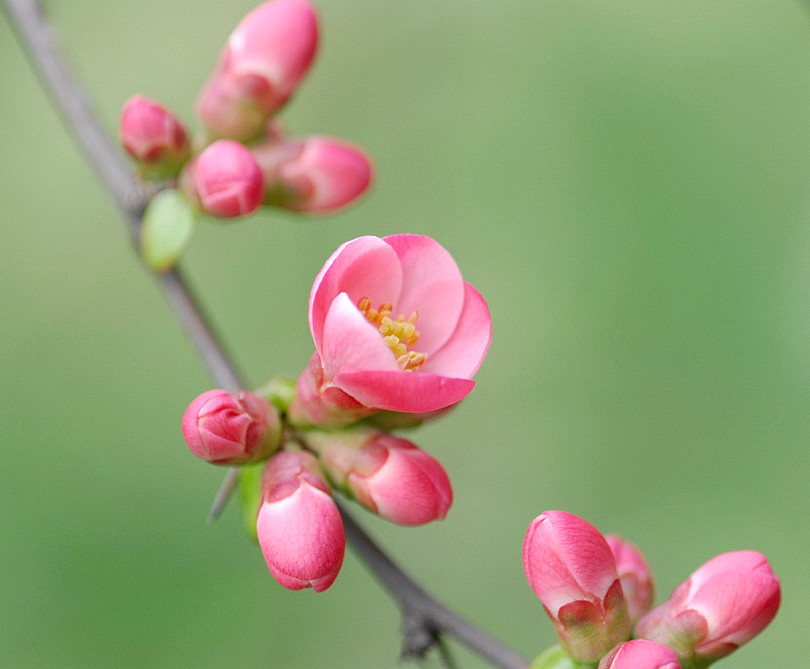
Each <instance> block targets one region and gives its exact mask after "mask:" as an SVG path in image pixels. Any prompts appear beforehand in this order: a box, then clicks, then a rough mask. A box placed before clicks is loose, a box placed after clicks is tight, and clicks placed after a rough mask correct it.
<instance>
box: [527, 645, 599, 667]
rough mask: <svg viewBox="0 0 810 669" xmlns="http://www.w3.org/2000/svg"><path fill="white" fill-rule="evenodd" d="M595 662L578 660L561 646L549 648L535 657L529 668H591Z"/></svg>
mask: <svg viewBox="0 0 810 669" xmlns="http://www.w3.org/2000/svg"><path fill="white" fill-rule="evenodd" d="M592 667H596V665H595V664H587V663H581V662H576V661H574V660H572V659H571V658H570V657H569V656H568V655H566V654H565V653H564V652H563V650H562V648H560V647H559V646H552V647H551V648H547V649H546V650H544V651H543V652H542V653H540V655H538V656H537V657H536V658H534V661H533V662H532V663H531V665H530V666H529V669H590V668H592Z"/></svg>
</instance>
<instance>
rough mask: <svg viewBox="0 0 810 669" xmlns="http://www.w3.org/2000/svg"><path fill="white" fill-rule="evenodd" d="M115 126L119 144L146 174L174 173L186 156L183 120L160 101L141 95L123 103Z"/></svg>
mask: <svg viewBox="0 0 810 669" xmlns="http://www.w3.org/2000/svg"><path fill="white" fill-rule="evenodd" d="M118 130H119V134H120V137H121V144H123V146H124V148H125V149H126V151H127V153H128V154H129V155H130V156H132V157H133V158H135V160H137V161H138V162H139V164H140V168H141V170H142V172H143V173H144V175H146V176H150V177H155V178H165V177H171V176H174V175H175V174H177V172H178V171H179V169H180V167H181V166H182V165H183V163H184V162H185V161H186V160H187V159H188V156H189V143H188V136H187V135H186V130H185V128H184V127H183V124H182V123H181V122H180V121H179V120H178V119H177V118H176V117H175V116H174V114H172V113H171V112H170V111H168V110H167V109H166V108H165V107H164V106H163V105H161V104H160V103H159V102H155V101H154V100H150V99H149V98H146V97H144V96H143V95H136V96H134V97H131V98H130V99H129V100H127V101H126V102H125V103H124V106H123V107H122V109H121V118H120V120H119V125H118Z"/></svg>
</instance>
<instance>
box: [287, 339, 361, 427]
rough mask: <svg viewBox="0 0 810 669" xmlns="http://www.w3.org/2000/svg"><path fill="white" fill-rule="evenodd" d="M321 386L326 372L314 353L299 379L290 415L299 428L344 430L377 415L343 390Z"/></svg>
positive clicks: (290, 418)
mask: <svg viewBox="0 0 810 669" xmlns="http://www.w3.org/2000/svg"><path fill="white" fill-rule="evenodd" d="M322 384H323V369H322V367H321V362H320V358H319V357H318V354H317V353H314V354H313V355H312V356H311V357H310V359H309V363H308V364H307V367H306V369H304V371H303V372H301V374H300V375H299V376H298V380H297V381H296V384H295V399H294V400H293V402H292V404H291V405H290V408H289V412H288V417H289V420H290V422H291V423H292V424H293V425H295V426H296V427H310V426H313V425H317V426H318V427H342V426H345V425H350V424H352V423H356V422H357V421H358V420H360V419H361V418H364V417H366V416H369V415H371V414H373V413H374V409H370V408H368V407H364V406H363V405H362V404H360V403H359V402H358V401H357V400H355V399H354V398H352V397H350V396H349V395H347V394H346V393H345V392H343V391H342V390H340V388H335V387H334V386H333V387H330V388H327V389H325V390H323V391H321V385H322Z"/></svg>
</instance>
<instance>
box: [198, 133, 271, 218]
mask: <svg viewBox="0 0 810 669" xmlns="http://www.w3.org/2000/svg"><path fill="white" fill-rule="evenodd" d="M183 183H184V190H185V191H186V193H187V194H188V195H189V197H190V198H191V199H193V200H196V201H198V202H199V203H200V206H201V207H202V208H203V209H204V210H205V211H206V212H208V213H209V214H213V215H214V216H220V217H222V218H235V217H237V216H246V215H247V214H251V213H253V212H254V211H256V209H257V208H258V207H259V205H260V204H261V202H262V197H263V189H264V178H263V177H262V172H261V170H260V169H259V166H258V165H257V164H256V161H255V160H254V159H253V155H252V154H251V153H250V151H248V150H247V149H246V148H245V147H244V146H242V145H241V144H239V143H238V142H233V141H231V140H228V139H221V140H219V141H217V142H214V143H213V144H211V145H210V146H208V147H207V148H206V149H205V150H204V151H203V152H202V153H201V154H200V155H199V156H198V157H197V158H196V159H195V160H194V161H192V162H191V163H190V164H189V165H188V166H187V167H186V170H185V172H184V174H183Z"/></svg>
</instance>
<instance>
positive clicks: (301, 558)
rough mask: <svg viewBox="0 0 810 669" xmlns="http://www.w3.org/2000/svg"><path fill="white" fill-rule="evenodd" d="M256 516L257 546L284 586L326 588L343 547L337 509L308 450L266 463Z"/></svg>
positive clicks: (335, 574)
mask: <svg viewBox="0 0 810 669" xmlns="http://www.w3.org/2000/svg"><path fill="white" fill-rule="evenodd" d="M262 490H263V492H262V502H261V506H260V507H259V514H258V517H257V519H256V532H257V534H258V537H259V545H260V546H261V549H262V554H263V555H264V559H265V561H266V562H267V567H268V568H269V569H270V573H271V574H273V577H274V578H275V579H276V580H277V581H278V582H279V584H281V585H282V586H284V587H285V588H289V589H290V590H301V589H302V588H310V587H311V588H312V589H313V590H315V592H322V591H323V590H326V589H327V588H328V587H329V586H330V585H332V583H333V582H334V580H335V578H337V575H338V571H340V566H341V564H342V563H343V554H344V552H345V549H346V536H345V534H344V532H343V521H342V520H341V518H340V511H338V508H337V505H336V504H335V502H334V500H333V499H332V496H331V491H330V489H329V485H328V484H327V483H326V481H325V480H324V479H323V476H322V474H321V473H320V470H319V468H318V463H317V461H316V460H315V457H314V456H313V455H312V454H311V453H306V452H304V451H295V452H286V451H285V452H281V453H277V454H276V455H274V456H273V457H272V458H270V460H269V461H268V462H267V468H266V469H265V471H264V475H263V477H262Z"/></svg>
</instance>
